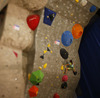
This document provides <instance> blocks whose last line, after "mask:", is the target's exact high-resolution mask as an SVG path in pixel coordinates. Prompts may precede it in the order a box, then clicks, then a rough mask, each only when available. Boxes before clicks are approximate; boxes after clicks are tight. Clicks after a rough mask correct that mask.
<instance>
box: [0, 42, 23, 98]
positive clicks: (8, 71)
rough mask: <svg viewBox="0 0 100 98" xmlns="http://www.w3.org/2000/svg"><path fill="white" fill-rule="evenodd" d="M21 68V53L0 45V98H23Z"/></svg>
mask: <svg viewBox="0 0 100 98" xmlns="http://www.w3.org/2000/svg"><path fill="white" fill-rule="evenodd" d="M14 52H16V53H17V54H18V57H16V55H15V54H14ZM24 62H25V61H24ZM22 68H23V66H22V51H21V50H16V49H13V48H8V47H5V46H3V45H1V44H0V98H24V90H25V81H24V77H23V70H22Z"/></svg>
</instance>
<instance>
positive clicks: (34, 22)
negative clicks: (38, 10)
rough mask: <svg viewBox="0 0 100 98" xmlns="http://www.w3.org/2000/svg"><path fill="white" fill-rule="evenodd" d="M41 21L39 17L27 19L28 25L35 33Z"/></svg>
mask: <svg viewBox="0 0 100 98" xmlns="http://www.w3.org/2000/svg"><path fill="white" fill-rule="evenodd" d="M39 21H40V16H39V15H30V16H28V17H27V24H28V26H29V28H30V29H32V30H33V31H34V30H35V29H36V28H37V26H38V24H39Z"/></svg>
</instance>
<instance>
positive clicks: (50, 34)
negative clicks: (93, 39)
mask: <svg viewBox="0 0 100 98" xmlns="http://www.w3.org/2000/svg"><path fill="white" fill-rule="evenodd" d="M91 6H92V4H91V3H89V2H88V3H87V5H86V6H85V7H83V6H82V5H81V4H80V2H79V3H76V2H75V0H59V2H58V1H57V0H50V1H49V2H48V4H47V5H46V7H47V8H49V9H51V10H53V11H55V12H56V17H55V19H54V21H53V23H52V25H51V26H49V25H46V24H44V23H43V20H44V10H43V11H42V14H41V19H40V23H39V26H38V29H37V32H36V36H35V60H34V63H33V66H34V68H33V71H36V70H39V67H42V72H43V73H44V79H43V81H42V83H40V84H39V85H38V86H37V87H38V88H39V92H38V95H37V97H36V98H53V95H54V94H55V93H58V94H59V95H60V98H73V97H74V95H75V88H76V86H77V83H78V81H79V78H80V60H79V56H78V48H79V44H80V40H81V38H79V39H74V40H73V43H72V44H71V45H70V46H69V47H65V46H63V45H62V43H61V35H62V33H63V32H64V31H70V32H72V27H73V25H74V24H76V23H79V24H81V25H82V26H83V27H84V26H86V24H88V21H89V20H90V18H91V17H92V16H93V15H94V14H95V13H90V12H89V9H90V7H91ZM56 40H60V45H57V44H55V43H54V42H55V41H56ZM48 45H49V49H50V51H47V52H46V53H45V55H44V59H41V58H40V56H41V55H43V53H44V52H45V50H47V47H48ZM61 48H65V49H66V50H67V51H68V53H69V58H68V59H67V61H69V60H70V59H71V60H73V62H74V65H75V68H76V70H77V75H76V76H75V75H74V74H73V72H72V71H68V73H67V75H68V81H67V84H68V87H67V89H61V84H62V76H63V75H64V70H63V71H62V70H61V65H62V64H63V63H64V59H62V57H61V56H60V49H61ZM44 65H47V66H46V67H44ZM30 87H32V84H31V83H30V82H28V85H27V90H26V98H29V95H28V89H29V88H30Z"/></svg>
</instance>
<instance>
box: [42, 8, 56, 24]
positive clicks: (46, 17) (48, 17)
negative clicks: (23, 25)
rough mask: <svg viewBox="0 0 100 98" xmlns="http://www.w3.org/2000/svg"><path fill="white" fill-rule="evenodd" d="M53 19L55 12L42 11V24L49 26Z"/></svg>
mask: <svg viewBox="0 0 100 98" xmlns="http://www.w3.org/2000/svg"><path fill="white" fill-rule="evenodd" d="M55 17H56V12H54V11H52V10H50V9H48V8H45V10H44V20H43V22H44V23H45V24H47V25H49V26H51V25H52V22H53V20H54V19H55Z"/></svg>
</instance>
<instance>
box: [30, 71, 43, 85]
mask: <svg viewBox="0 0 100 98" xmlns="http://www.w3.org/2000/svg"><path fill="white" fill-rule="evenodd" d="M43 78H44V74H43V72H42V71H41V70H37V71H35V72H32V74H31V77H30V82H31V83H32V84H33V85H36V84H38V83H40V82H42V80H43Z"/></svg>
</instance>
